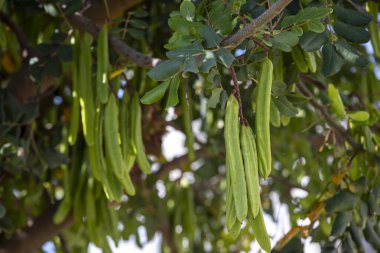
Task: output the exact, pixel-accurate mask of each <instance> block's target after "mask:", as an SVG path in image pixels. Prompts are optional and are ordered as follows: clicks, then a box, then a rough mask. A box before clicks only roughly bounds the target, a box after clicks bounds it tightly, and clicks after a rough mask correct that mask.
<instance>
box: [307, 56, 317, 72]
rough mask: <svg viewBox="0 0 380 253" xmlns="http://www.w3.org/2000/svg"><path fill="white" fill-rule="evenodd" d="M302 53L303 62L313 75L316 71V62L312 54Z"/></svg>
mask: <svg viewBox="0 0 380 253" xmlns="http://www.w3.org/2000/svg"><path fill="white" fill-rule="evenodd" d="M304 53H305V60H306V63H307V66H308V68H309V70H310V72H311V73H315V72H316V71H317V62H316V60H315V54H314V52H304Z"/></svg>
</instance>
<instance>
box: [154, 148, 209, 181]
mask: <svg viewBox="0 0 380 253" xmlns="http://www.w3.org/2000/svg"><path fill="white" fill-rule="evenodd" d="M210 155H212V153H211V152H210V151H209V150H208V149H207V148H205V147H202V148H200V149H198V150H196V151H195V159H194V161H195V160H198V159H201V158H206V157H210ZM189 162H190V160H189V156H188V155H187V154H185V155H183V156H180V157H177V158H174V159H173V160H172V161H170V162H168V163H165V164H163V165H162V166H161V169H160V170H159V171H158V172H156V173H155V176H156V177H157V178H160V179H163V178H165V177H167V176H168V174H169V172H170V171H171V170H173V169H175V168H178V167H181V166H183V165H184V164H187V163H189Z"/></svg>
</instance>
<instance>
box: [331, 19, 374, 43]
mask: <svg viewBox="0 0 380 253" xmlns="http://www.w3.org/2000/svg"><path fill="white" fill-rule="evenodd" d="M334 30H335V32H336V34H338V35H339V36H342V37H343V38H345V39H346V40H348V41H351V42H354V43H366V42H368V41H369V39H370V34H369V32H368V31H367V30H366V29H364V28H362V27H358V26H353V25H349V24H346V23H343V22H340V21H338V20H335V22H334Z"/></svg>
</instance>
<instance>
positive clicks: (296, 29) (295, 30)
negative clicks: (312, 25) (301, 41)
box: [291, 26, 303, 37]
mask: <svg viewBox="0 0 380 253" xmlns="http://www.w3.org/2000/svg"><path fill="white" fill-rule="evenodd" d="M291 32H292V33H294V34H295V35H297V36H298V37H300V36H302V34H303V29H302V28H301V27H298V26H295V27H293V28H292V30H291Z"/></svg>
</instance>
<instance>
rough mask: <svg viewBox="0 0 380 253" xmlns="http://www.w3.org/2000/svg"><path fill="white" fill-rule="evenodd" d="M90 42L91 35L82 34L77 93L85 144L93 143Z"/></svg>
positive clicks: (93, 111)
mask: <svg viewBox="0 0 380 253" xmlns="http://www.w3.org/2000/svg"><path fill="white" fill-rule="evenodd" d="M91 42H92V37H91V35H89V34H88V33H85V34H84V35H83V42H82V45H81V51H80V57H79V58H80V60H79V84H78V94H79V103H80V106H81V114H82V127H83V134H84V138H85V140H86V143H87V145H93V144H94V135H95V133H94V130H95V129H94V128H93V127H92V124H93V123H94V117H95V106H94V93H93V88H92V85H91V84H92V80H91V63H92V60H91V48H90V47H91Z"/></svg>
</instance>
